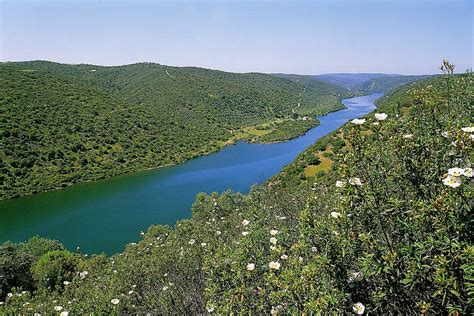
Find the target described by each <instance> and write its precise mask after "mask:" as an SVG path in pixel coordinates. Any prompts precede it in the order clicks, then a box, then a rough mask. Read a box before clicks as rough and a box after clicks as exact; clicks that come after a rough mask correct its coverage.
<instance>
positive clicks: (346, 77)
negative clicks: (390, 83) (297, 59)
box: [312, 73, 400, 90]
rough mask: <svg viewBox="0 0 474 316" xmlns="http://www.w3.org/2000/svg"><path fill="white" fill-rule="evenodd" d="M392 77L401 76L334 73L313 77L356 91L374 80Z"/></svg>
mask: <svg viewBox="0 0 474 316" xmlns="http://www.w3.org/2000/svg"><path fill="white" fill-rule="evenodd" d="M392 76H400V75H394V74H382V73H334V74H322V75H315V76H312V77H314V78H315V79H318V80H322V81H324V82H328V83H331V84H335V85H337V86H340V87H344V88H347V89H351V90H355V89H354V88H355V87H356V86H357V85H360V84H362V83H364V82H367V81H369V80H372V79H378V78H386V77H392Z"/></svg>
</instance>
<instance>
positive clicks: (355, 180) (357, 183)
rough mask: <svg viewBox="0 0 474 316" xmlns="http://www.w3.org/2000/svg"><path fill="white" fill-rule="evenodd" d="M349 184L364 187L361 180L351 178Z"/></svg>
mask: <svg viewBox="0 0 474 316" xmlns="http://www.w3.org/2000/svg"><path fill="white" fill-rule="evenodd" d="M349 184H351V185H359V186H360V185H362V181H360V178H350V179H349Z"/></svg>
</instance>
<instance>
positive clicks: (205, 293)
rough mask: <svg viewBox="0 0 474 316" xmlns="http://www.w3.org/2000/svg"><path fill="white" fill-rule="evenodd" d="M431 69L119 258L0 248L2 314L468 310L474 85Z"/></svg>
mask: <svg viewBox="0 0 474 316" xmlns="http://www.w3.org/2000/svg"><path fill="white" fill-rule="evenodd" d="M444 69H445V71H446V75H443V77H440V78H437V79H429V80H424V81H420V82H417V83H413V84H410V85H404V86H403V87H402V88H400V89H398V90H397V91H396V92H392V93H391V94H390V96H389V97H387V98H384V99H383V100H381V102H380V103H379V108H378V109H377V110H376V113H375V114H369V115H367V116H365V117H364V118H361V119H356V120H353V121H352V122H349V123H347V124H346V125H344V126H343V127H342V128H340V129H339V130H337V131H335V132H334V133H332V134H330V135H328V136H326V137H324V138H323V139H321V140H320V141H318V142H316V143H315V144H314V145H313V146H311V147H310V148H308V149H307V150H306V151H305V152H303V153H302V154H301V155H299V156H298V157H297V158H296V160H295V161H294V162H293V163H291V164H290V165H288V166H287V167H285V168H284V170H282V172H281V173H280V174H278V175H276V176H275V177H273V178H272V179H270V180H269V181H268V182H267V183H265V184H264V185H262V186H258V187H255V188H254V189H253V190H252V192H251V193H250V194H249V195H240V194H234V193H232V192H226V193H224V194H222V195H217V194H212V195H206V194H200V195H198V196H197V199H196V202H195V204H194V205H193V216H192V218H191V219H189V220H182V221H179V222H178V223H177V224H176V226H175V227H173V228H172V227H167V226H160V225H159V226H153V227H150V228H149V230H148V231H147V232H146V233H143V234H142V238H143V240H141V241H140V242H139V243H138V244H129V245H127V247H126V249H125V251H124V252H123V253H120V254H117V255H115V256H112V257H106V256H104V255H94V256H86V255H84V254H81V253H80V252H69V251H67V250H65V249H64V247H63V246H62V245H61V244H60V243H59V242H55V241H49V240H44V239H39V238H33V239H31V240H29V241H28V242H25V243H21V244H12V243H8V242H7V243H4V244H3V245H2V248H1V251H0V274H1V275H2V276H3V277H2V279H1V280H0V281H1V288H0V301H4V302H5V303H4V304H3V305H0V312H4V313H35V312H37V313H41V314H48V313H54V312H65V311H67V312H71V313H74V314H75V313H90V312H95V313H126V314H134V313H152V314H170V313H176V314H208V313H216V314H229V313H234V314H269V313H271V314H273V315H275V314H300V313H303V312H304V313H305V314H313V313H314V314H317V313H323V314H328V313H336V314H348V313H356V314H364V313H367V314H402V315H404V314H449V313H451V314H468V313H469V312H470V311H471V310H472V306H473V303H474V286H473V284H474V283H473V281H474V266H473V264H472V263H473V261H474V247H473V236H472V231H473V230H474V226H473V224H474V222H473V214H472V204H471V203H472V198H473V193H472V192H473V190H472V169H471V168H472V158H473V151H472V146H473V144H474V139H473V135H474V134H473V133H474V127H473V126H474V124H473V121H472V117H471V116H470V113H471V111H472V109H473V100H472V93H473V90H474V84H473V83H474V82H473V79H474V78H473V75H472V74H467V75H462V76H453V75H452V74H451V66H450V65H449V64H447V63H446V64H445V68H444ZM323 158H326V159H328V160H325V159H323ZM313 167H318V168H319V169H318V170H319V171H318V172H316V173H314V172H313V171H314V168H313Z"/></svg>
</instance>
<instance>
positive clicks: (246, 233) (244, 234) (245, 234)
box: [242, 232, 250, 236]
mask: <svg viewBox="0 0 474 316" xmlns="http://www.w3.org/2000/svg"><path fill="white" fill-rule="evenodd" d="M248 234H250V233H249V232H242V236H247V235H248Z"/></svg>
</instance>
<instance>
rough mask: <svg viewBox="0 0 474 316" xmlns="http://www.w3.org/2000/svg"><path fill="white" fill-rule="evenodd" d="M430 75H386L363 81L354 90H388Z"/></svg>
mask: <svg viewBox="0 0 474 316" xmlns="http://www.w3.org/2000/svg"><path fill="white" fill-rule="evenodd" d="M429 77H430V76H401V75H400V76H386V77H379V78H373V79H370V80H368V81H365V82H362V83H360V84H358V85H356V86H355V87H353V90H357V91H362V92H388V91H392V90H394V89H396V88H398V87H399V86H401V85H404V84H408V83H412V82H414V81H417V80H421V79H425V78H429Z"/></svg>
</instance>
